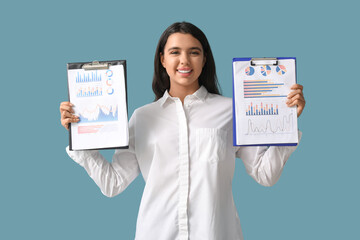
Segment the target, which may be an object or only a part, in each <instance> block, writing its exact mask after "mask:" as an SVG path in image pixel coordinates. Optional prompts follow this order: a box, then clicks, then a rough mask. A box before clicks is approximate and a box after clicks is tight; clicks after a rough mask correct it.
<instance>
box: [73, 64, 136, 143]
mask: <svg viewBox="0 0 360 240" xmlns="http://www.w3.org/2000/svg"><path fill="white" fill-rule="evenodd" d="M124 71H125V70H124V66H123V65H112V66H110V67H109V68H108V69H102V70H84V69H81V68H80V69H69V70H68V84H69V98H70V102H71V103H72V104H74V107H73V109H74V111H75V115H77V116H79V118H80V121H79V122H78V123H72V124H71V134H70V138H71V139H70V149H72V150H83V149H103V148H119V147H126V146H128V143H129V133H128V116H127V101H126V83H125V72H124Z"/></svg>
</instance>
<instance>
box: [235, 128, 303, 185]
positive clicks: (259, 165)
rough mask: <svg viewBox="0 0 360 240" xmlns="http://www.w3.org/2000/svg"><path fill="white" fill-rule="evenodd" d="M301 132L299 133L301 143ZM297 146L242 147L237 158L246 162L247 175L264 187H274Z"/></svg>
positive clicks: (237, 153)
mask: <svg viewBox="0 0 360 240" xmlns="http://www.w3.org/2000/svg"><path fill="white" fill-rule="evenodd" d="M300 138H301V132H300V131H299V141H300ZM295 149H296V146H294V147H290V146H271V147H266V146H256V147H240V148H239V149H238V151H237V152H236V157H238V158H241V160H242V161H243V162H244V165H245V168H246V171H247V173H248V174H249V175H250V176H251V177H252V178H254V179H255V181H257V182H258V183H259V184H261V185H263V186H267V187H270V186H273V185H274V184H275V183H276V182H277V181H278V180H279V178H280V175H281V173H282V170H283V168H284V166H285V163H286V161H287V160H288V159H289V157H290V155H291V154H292V153H293V152H294V151H295Z"/></svg>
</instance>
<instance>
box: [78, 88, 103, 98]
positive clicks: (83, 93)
mask: <svg viewBox="0 0 360 240" xmlns="http://www.w3.org/2000/svg"><path fill="white" fill-rule="evenodd" d="M99 96H102V87H99V86H97V87H90V86H88V87H86V86H85V87H80V88H79V89H78V91H77V93H76V97H80V98H82V97H99Z"/></svg>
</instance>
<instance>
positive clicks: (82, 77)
mask: <svg viewBox="0 0 360 240" xmlns="http://www.w3.org/2000/svg"><path fill="white" fill-rule="evenodd" d="M89 82H101V74H98V72H97V71H95V72H89V73H83V74H80V73H77V76H76V83H89Z"/></svg>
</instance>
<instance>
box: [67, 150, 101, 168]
mask: <svg viewBox="0 0 360 240" xmlns="http://www.w3.org/2000/svg"><path fill="white" fill-rule="evenodd" d="M66 152H67V154H68V155H69V157H70V158H71V159H72V160H74V161H75V162H76V163H78V164H79V165H81V166H83V163H84V162H85V161H87V160H88V159H93V158H94V157H95V156H96V155H97V154H98V153H99V151H98V150H75V151H74V150H70V149H69V146H67V147H66Z"/></svg>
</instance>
